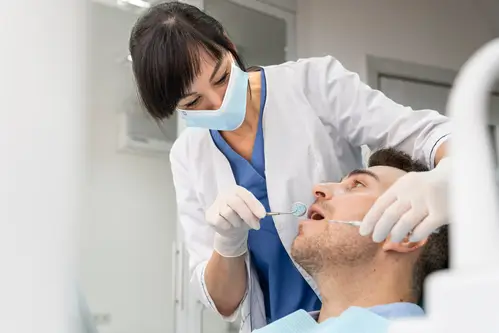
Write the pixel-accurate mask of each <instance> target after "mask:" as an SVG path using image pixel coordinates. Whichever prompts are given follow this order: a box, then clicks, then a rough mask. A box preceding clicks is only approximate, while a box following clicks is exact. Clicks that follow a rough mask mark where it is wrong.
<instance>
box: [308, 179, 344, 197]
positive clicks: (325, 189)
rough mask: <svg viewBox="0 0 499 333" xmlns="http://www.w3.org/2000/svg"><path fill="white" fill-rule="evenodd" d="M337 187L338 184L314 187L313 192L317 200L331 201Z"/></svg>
mask: <svg viewBox="0 0 499 333" xmlns="http://www.w3.org/2000/svg"><path fill="white" fill-rule="evenodd" d="M336 185H338V184H335V183H327V184H317V185H315V186H314V188H313V190H312V191H313V194H314V196H315V197H316V198H322V199H326V200H329V199H331V198H332V197H333V195H334V192H335V187H336Z"/></svg>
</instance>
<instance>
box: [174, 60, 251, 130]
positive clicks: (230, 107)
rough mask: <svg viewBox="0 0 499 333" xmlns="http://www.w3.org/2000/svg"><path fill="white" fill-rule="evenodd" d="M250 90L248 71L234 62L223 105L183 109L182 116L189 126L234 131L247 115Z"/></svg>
mask: <svg viewBox="0 0 499 333" xmlns="http://www.w3.org/2000/svg"><path fill="white" fill-rule="evenodd" d="M247 92H248V73H246V72H244V71H242V70H241V69H240V68H239V67H237V66H236V64H235V63H234V62H233V63H232V67H231V72H230V77H229V83H228V84H227V89H226V91H225V96H224V99H223V101H222V105H221V106H220V108H219V109H218V110H181V109H178V111H179V112H180V115H181V117H182V118H183V119H184V120H185V122H186V125H187V127H201V128H207V129H212V130H218V131H233V130H235V129H237V128H239V126H241V124H242V123H243V121H244V117H245V116H246V96H247Z"/></svg>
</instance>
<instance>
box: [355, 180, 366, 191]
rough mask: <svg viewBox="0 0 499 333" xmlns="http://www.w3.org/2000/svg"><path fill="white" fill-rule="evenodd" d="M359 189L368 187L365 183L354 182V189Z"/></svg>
mask: <svg viewBox="0 0 499 333" xmlns="http://www.w3.org/2000/svg"><path fill="white" fill-rule="evenodd" d="M359 187H366V186H365V185H364V184H363V183H361V182H359V181H358V180H354V181H353V184H352V189H354V188H359Z"/></svg>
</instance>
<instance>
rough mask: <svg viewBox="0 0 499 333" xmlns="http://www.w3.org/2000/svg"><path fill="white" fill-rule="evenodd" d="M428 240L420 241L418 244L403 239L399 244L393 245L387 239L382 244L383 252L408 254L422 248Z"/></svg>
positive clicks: (407, 238)
mask: <svg viewBox="0 0 499 333" xmlns="http://www.w3.org/2000/svg"><path fill="white" fill-rule="evenodd" d="M427 241H428V238H425V239H423V240H420V241H419V242H409V237H406V238H404V240H403V241H402V242H400V243H394V242H392V241H390V239H389V238H388V239H387V240H386V241H385V243H384V244H383V251H394V252H398V253H409V252H413V251H416V250H417V249H419V248H421V247H423V246H424V245H425V244H426V242H427Z"/></svg>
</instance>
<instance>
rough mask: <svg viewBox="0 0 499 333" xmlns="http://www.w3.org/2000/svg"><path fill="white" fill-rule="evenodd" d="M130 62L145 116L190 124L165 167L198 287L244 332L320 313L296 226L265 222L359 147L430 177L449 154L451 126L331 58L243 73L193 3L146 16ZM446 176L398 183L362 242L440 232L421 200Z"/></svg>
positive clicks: (341, 171) (343, 166) (440, 214)
mask: <svg viewBox="0 0 499 333" xmlns="http://www.w3.org/2000/svg"><path fill="white" fill-rule="evenodd" d="M269 33H271V32H269ZM130 53H131V57H132V62H133V70H134V74H135V78H136V81H137V85H138V89H139V93H140V97H141V99H142V101H143V103H144V105H145V107H146V108H147V111H148V112H149V113H150V114H151V115H152V116H153V117H154V118H156V119H158V120H161V119H164V118H167V117H169V116H171V115H172V114H173V113H175V112H179V114H180V115H181V116H182V117H183V118H184V119H185V121H186V124H187V126H188V128H187V129H186V130H185V131H184V132H183V133H182V135H181V136H180V137H179V138H178V139H177V141H176V142H175V144H174V146H173V148H172V150H171V155H170V156H171V157H170V158H171V166H172V172H173V180H174V183H175V189H176V195H177V203H178V214H179V216H180V222H181V224H182V227H183V231H184V235H185V242H186V244H187V248H188V252H189V257H190V272H191V274H192V275H191V282H192V284H191V286H192V288H193V290H194V291H195V292H196V293H197V296H198V297H199V298H200V299H201V300H202V301H203V303H204V304H205V305H206V306H208V307H210V308H211V309H213V310H214V311H216V312H218V313H219V314H220V315H221V316H222V317H223V318H225V319H227V320H233V319H235V318H236V316H237V315H238V314H241V315H242V327H241V330H242V331H243V332H249V331H250V330H251V329H256V328H259V327H262V326H264V325H265V324H267V323H269V322H272V321H274V320H276V319H279V318H281V317H283V316H285V315H287V314H289V313H291V312H294V311H296V310H298V309H305V310H307V311H312V310H319V309H320V306H321V302H320V295H318V294H317V286H316V284H315V282H314V281H313V280H312V279H311V278H310V276H309V275H308V274H307V273H306V272H305V271H304V270H303V269H302V268H301V267H299V266H296V265H295V264H294V263H293V261H292V260H291V259H290V257H289V251H290V248H291V244H292V242H293V240H294V238H295V236H296V234H297V224H298V220H297V219H296V218H294V217H292V216H288V215H281V216H276V217H273V218H272V217H269V216H266V212H268V211H289V209H290V207H291V205H292V203H293V202H295V201H302V202H304V203H305V204H307V205H308V204H311V203H312V201H313V198H314V197H313V195H312V193H311V189H312V187H313V185H314V184H317V183H320V182H325V181H337V180H339V179H340V178H341V177H342V176H344V175H345V174H346V173H347V172H349V171H351V170H352V169H355V168H360V167H362V156H361V146H362V145H367V146H368V147H369V148H371V149H378V148H381V147H387V146H390V147H395V148H396V149H399V150H402V151H404V152H406V153H408V154H410V155H411V156H413V157H414V158H417V159H419V160H421V161H424V162H425V163H427V164H428V165H429V166H430V167H432V168H433V167H434V165H436V164H437V163H438V162H439V161H440V160H441V159H442V157H443V156H444V155H445V144H443V143H444V141H445V140H446V138H447V136H448V135H449V122H448V119H447V118H446V117H444V116H441V115H439V114H438V113H437V112H435V111H430V110H423V111H413V110H412V109H410V108H407V107H403V106H401V105H399V104H396V103H395V102H393V101H391V100H390V99H388V98H386V97H385V96H384V95H383V94H382V93H380V92H378V91H375V90H372V89H371V88H369V87H368V86H367V85H365V84H363V83H362V82H360V80H359V76H358V75H357V74H355V73H352V72H349V71H347V70H346V69H345V68H343V67H342V65H341V64H340V63H339V62H338V61H337V60H336V59H334V58H332V57H329V56H328V57H321V58H311V59H305V60H299V61H297V62H288V63H285V64H281V65H275V66H269V67H264V68H259V69H256V70H252V71H248V70H247V69H246V68H245V66H244V64H243V62H242V60H241V58H240V56H239V55H238V53H237V51H236V49H235V47H234V45H233V44H232V43H231V41H230V39H229V38H228V37H227V34H226V33H225V31H224V29H223V27H222V26H221V25H220V23H219V22H217V21H216V20H215V19H213V18H212V17H210V16H208V15H207V14H205V13H203V12H202V11H200V10H198V9H197V8H196V7H193V6H190V5H187V4H183V3H178V2H168V3H164V4H159V5H156V6H153V7H152V8H151V9H150V10H148V12H147V13H145V14H144V15H143V16H142V17H141V18H140V19H139V20H138V22H137V23H136V25H135V27H134V29H133V31H132V33H131V37H130ZM447 164H448V163H447ZM441 165H446V163H444V162H441V163H439V166H438V167H437V168H435V169H434V170H433V171H430V172H426V173H420V174H416V175H415V176H414V175H413V176H410V177H404V178H407V179H404V178H402V179H401V181H400V182H398V183H397V184H396V186H394V188H395V190H394V191H392V192H389V193H388V194H387V195H386V196H383V197H381V198H380V200H379V202H377V203H376V204H375V206H374V207H373V209H372V210H371V211H370V213H369V214H368V216H366V219H365V220H364V223H363V226H362V228H361V233H362V234H364V235H367V234H372V237H373V238H374V239H375V240H376V241H381V240H384V239H385V238H386V237H387V236H388V235H389V234H390V232H391V237H392V238H393V239H398V238H400V240H402V238H403V237H404V236H405V235H407V234H408V232H409V231H411V230H413V229H414V233H413V234H412V235H413V237H423V236H426V235H427V234H429V233H430V232H431V231H432V230H433V229H434V228H435V227H437V226H439V225H440V224H442V223H443V222H442V221H444V220H445V217H446V214H447V212H446V210H445V209H444V208H440V210H439V209H438V208H439V206H440V205H436V206H437V208H435V207H434V206H435V205H432V204H431V203H429V202H427V198H428V197H430V198H434V197H441V196H442V197H444V195H442V193H443V192H445V190H442V188H445V186H442V185H445V177H444V176H443V175H444V174H445V168H444V166H441ZM407 188H410V189H411V191H408V190H407ZM441 202H445V200H444V199H442V200H441ZM384 212H386V213H384Z"/></svg>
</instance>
